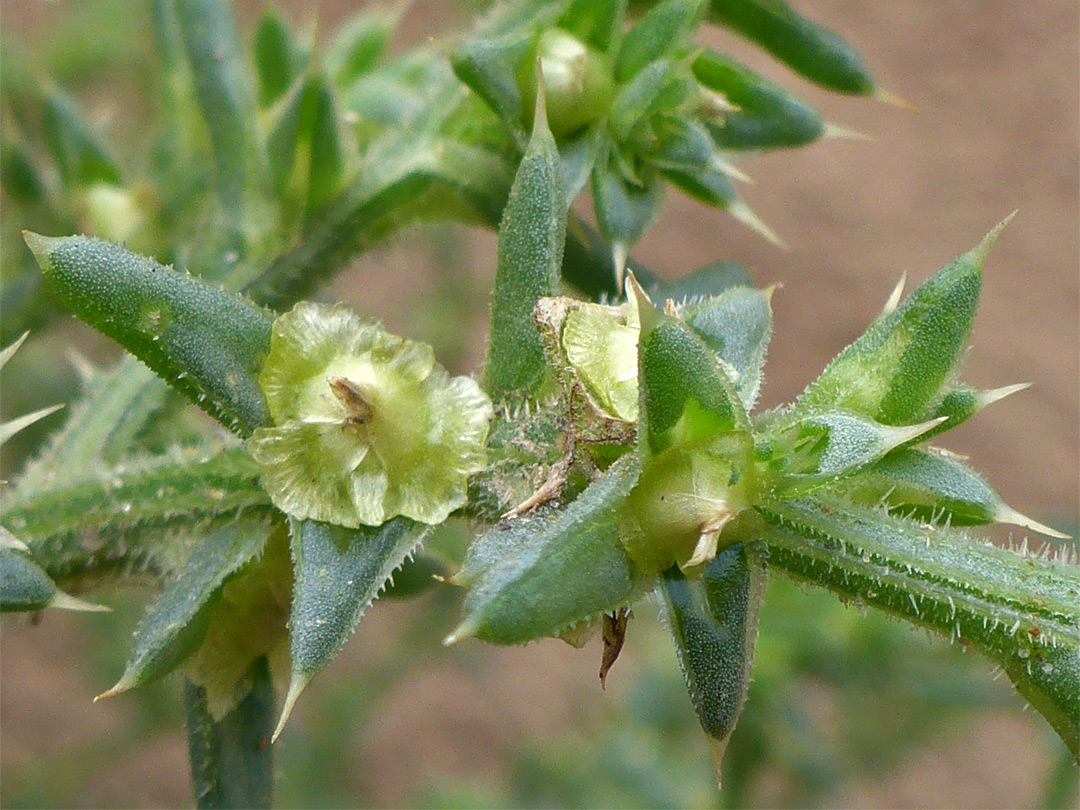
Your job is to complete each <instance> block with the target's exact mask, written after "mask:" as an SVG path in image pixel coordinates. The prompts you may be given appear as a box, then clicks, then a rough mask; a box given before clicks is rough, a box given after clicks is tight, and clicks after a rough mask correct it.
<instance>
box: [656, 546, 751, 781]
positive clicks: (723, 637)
mask: <svg viewBox="0 0 1080 810" xmlns="http://www.w3.org/2000/svg"><path fill="white" fill-rule="evenodd" d="M764 586H765V565H764V560H763V559H762V555H761V553H760V551H757V550H756V548H755V546H752V545H749V546H748V545H746V544H743V543H738V544H736V545H733V546H731V547H729V548H727V549H725V550H724V551H722V552H720V553H719V554H717V555H716V557H715V558H714V559H713V560H712V561H711V562H709V563H708V564H707V565H706V566H705V570H704V571H703V572H702V574H701V578H700V579H697V580H688V579H686V577H684V576H683V574H682V573H681V572H680V571H679V569H678V568H672V569H669V570H667V571H665V572H664V575H663V577H662V578H661V580H660V584H659V585H658V586H657V594H658V596H659V597H660V600H659V601H660V605H661V611H662V613H663V616H664V620H665V623H666V624H667V625H668V628H669V629H670V630H671V635H672V637H673V640H674V642H675V651H676V652H677V653H678V656H679V665H680V666H681V667H682V671H683V676H684V677H685V678H686V686H687V689H688V690H689V691H690V700H691V702H692V703H693V704H694V710H695V711H696V712H697V716H698V720H699V721H700V723H701V727H702V729H703V730H704V731H705V733H706V734H707V735H708V736H709V738H710V740H711V741H712V746H713V754H714V757H715V760H716V772H717V777H719V775H720V761H721V759H722V757H723V754H724V749H725V748H726V747H727V743H728V740H729V739H730V738H731V733H732V731H733V730H734V728H735V723H736V722H737V721H738V719H739V714H740V713H741V712H742V707H743V703H744V702H745V700H746V693H747V690H748V689H749V687H750V669H751V667H752V665H753V661H754V647H755V644H756V641H757V614H758V605H759V604H760V602H761V595H762V591H763V590H764Z"/></svg>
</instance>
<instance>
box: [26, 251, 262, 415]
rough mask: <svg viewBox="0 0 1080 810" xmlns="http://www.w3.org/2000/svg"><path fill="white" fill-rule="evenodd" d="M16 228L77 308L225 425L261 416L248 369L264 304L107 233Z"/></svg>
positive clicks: (253, 364)
mask: <svg viewBox="0 0 1080 810" xmlns="http://www.w3.org/2000/svg"><path fill="white" fill-rule="evenodd" d="M24 237H25V239H26V243H27V244H28V245H29V246H30V249H31V250H33V252H34V256H35V257H36V258H37V261H38V264H39V265H40V266H41V271H42V272H43V273H44V274H45V276H46V277H47V278H48V279H49V280H50V281H51V282H52V283H53V285H54V286H55V287H56V290H57V292H58V293H59V294H60V296H61V297H62V298H63V299H64V301H65V302H66V303H67V304H68V306H70V307H71V308H72V309H73V310H74V311H75V314H76V315H78V316H79V317H80V318H82V319H83V320H84V321H86V322H87V323H88V324H90V325H91V326H93V327H95V328H96V329H99V330H100V331H101V332H103V333H104V334H106V335H108V336H109V337H111V338H113V339H114V340H116V341H117V342H118V343H120V345H122V346H123V347H124V348H125V349H127V350H128V351H130V352H131V353H132V354H134V355H135V356H136V357H138V358H139V359H140V360H142V361H143V362H144V363H146V365H148V366H149V367H150V368H151V369H153V371H154V372H155V373H156V374H157V375H158V376H160V377H161V378H162V379H164V380H165V381H166V382H167V383H169V384H170V385H172V386H173V387H174V388H176V389H177V390H178V391H180V392H181V393H182V394H184V395H185V396H187V397H188V398H189V399H191V400H192V401H193V402H194V403H195V404H196V405H198V406H199V407H200V408H202V409H203V410H205V411H206V412H207V413H209V414H210V415H211V416H213V417H214V418H215V419H217V420H218V421H220V422H221V423H222V424H224V425H225V426H226V427H227V428H229V429H230V430H232V431H233V432H234V433H237V434H238V435H240V436H246V435H247V434H249V433H250V432H251V431H252V430H253V429H254V428H255V427H257V426H259V425H261V424H263V423H265V422H266V421H268V419H269V413H268V411H267V410H266V400H265V398H264V397H263V394H262V391H260V390H259V386H258V381H257V379H256V374H257V373H258V371H259V369H260V367H261V366H262V362H263V358H264V356H265V353H266V351H267V349H268V347H269V343H270V328H271V320H270V315H269V313H267V312H266V311H265V310H262V309H260V308H258V307H256V306H254V305H253V304H251V303H249V302H247V301H245V300H243V299H241V298H239V297H238V296H235V295H231V294H229V293H226V292H224V291H222V290H218V289H214V288H212V287H210V286H208V285H206V284H204V283H203V282H201V281H198V280H197V279H194V278H192V277H190V276H183V275H181V274H179V273H176V272H174V271H173V270H172V269H171V268H168V267H163V266H162V265H160V264H158V263H157V262H155V261H154V260H153V259H150V258H148V257H146V256H140V255H138V254H136V253H132V252H130V251H128V250H125V249H124V248H122V247H120V246H119V245H115V244H112V243H111V242H104V241H102V240H100V239H92V238H89V237H85V236H69V237H60V238H50V237H45V236H39V235H37V234H33V233H26V234H24Z"/></svg>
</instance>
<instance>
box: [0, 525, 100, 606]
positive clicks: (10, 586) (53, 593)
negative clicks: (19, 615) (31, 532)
mask: <svg viewBox="0 0 1080 810" xmlns="http://www.w3.org/2000/svg"><path fill="white" fill-rule="evenodd" d="M3 533H4V535H5V537H10V536H11V534H10V532H8V531H7V530H6V529H3ZM7 542H10V541H7ZM49 607H54V608H61V609H63V610H80V611H105V610H109V608H107V607H102V606H101V605H95V604H92V603H90V602H84V601H83V600H82V599H76V598H75V597H73V596H68V595H67V594H66V593H64V592H63V591H61V590H59V589H58V588H57V587H56V584H55V583H54V582H53V581H52V580H51V579H49V575H48V574H46V573H45V572H44V571H42V570H41V568H39V567H38V566H37V565H35V564H34V563H33V562H32V561H31V560H30V558H29V557H27V556H26V555H25V554H24V553H22V552H20V551H15V550H12V549H11V548H10V547H4V548H0V613H13V612H19V611H32V610H44V609H45V608H49Z"/></svg>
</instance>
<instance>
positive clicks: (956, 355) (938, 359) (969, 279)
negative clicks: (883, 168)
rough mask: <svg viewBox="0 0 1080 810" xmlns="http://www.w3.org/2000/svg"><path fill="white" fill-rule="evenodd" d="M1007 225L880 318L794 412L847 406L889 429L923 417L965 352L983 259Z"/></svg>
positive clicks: (805, 394)
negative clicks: (889, 426)
mask: <svg viewBox="0 0 1080 810" xmlns="http://www.w3.org/2000/svg"><path fill="white" fill-rule="evenodd" d="M1007 222H1008V220H1006V221H1005V222H1002V223H1001V224H1000V225H998V226H997V227H996V228H994V230H992V231H991V232H990V233H989V234H988V235H987V236H986V238H985V239H983V241H982V242H981V243H980V244H979V245H978V246H977V247H976V248H974V249H973V250H971V251H969V252H968V253H965V254H963V255H962V256H960V257H959V258H957V259H955V260H953V261H952V262H950V263H949V264H947V265H946V266H945V267H943V268H942V269H941V270H939V271H938V272H937V273H935V274H934V275H933V276H931V277H930V278H929V279H927V280H926V281H925V282H924V283H923V284H921V285H920V286H919V287H918V288H917V289H916V290H915V291H914V292H912V294H911V295H909V296H908V297H907V298H906V299H905V300H904V301H903V303H901V304H900V306H898V307H897V308H896V309H894V310H893V311H892V312H890V313H888V314H887V315H885V316H884V317H882V318H879V319H878V320H876V321H875V322H874V323H873V324H872V325H871V326H870V328H869V329H867V330H866V332H865V333H863V335H862V336H861V337H860V338H858V339H857V340H856V341H855V342H854V343H852V344H851V345H850V346H848V347H847V348H846V349H844V350H843V351H842V352H841V353H840V354H839V355H837V357H836V358H835V359H834V360H833V361H832V362H831V363H830V364H829V366H828V367H827V368H826V369H825V371H824V372H823V373H822V374H821V376H820V377H818V378H817V379H816V380H815V381H814V382H812V383H811V384H810V385H809V386H808V387H807V389H806V391H805V392H803V394H802V396H800V397H799V399H798V400H797V401H796V403H795V407H796V410H799V411H804V412H805V411H807V410H809V409H812V408H815V407H821V406H825V407H830V406H831V407H839V408H847V409H850V410H853V411H858V412H860V413H864V414H866V415H868V416H870V417H871V418H873V419H876V420H877V421H879V422H882V423H884V424H887V425H904V424H910V423H911V422H912V421H914V420H915V419H916V418H918V417H919V416H920V415H921V413H922V412H923V410H924V409H925V408H926V406H927V405H928V404H929V403H930V401H931V400H932V399H933V398H934V396H935V395H936V394H937V393H938V392H939V391H940V389H941V388H942V386H943V385H944V384H945V383H946V382H948V381H949V379H950V377H951V376H952V375H953V374H954V373H955V370H956V367H957V364H958V363H959V361H960V359H961V358H962V356H963V352H964V349H966V348H967V342H968V336H969V334H970V332H971V324H972V321H973V320H974V318H975V309H976V307H977V306H978V303H979V292H980V290H981V288H982V269H983V262H984V261H985V259H986V255H987V253H988V252H989V250H990V247H991V246H992V245H993V243H994V240H995V239H996V238H997V236H998V234H999V233H1000V232H1001V229H1002V228H1004V227H1005V224H1006V223H1007Z"/></svg>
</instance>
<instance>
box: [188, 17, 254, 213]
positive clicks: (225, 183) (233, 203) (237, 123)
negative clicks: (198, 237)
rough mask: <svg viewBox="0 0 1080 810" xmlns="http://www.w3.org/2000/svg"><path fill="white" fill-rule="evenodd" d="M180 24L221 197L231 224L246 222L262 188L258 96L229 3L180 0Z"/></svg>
mask: <svg viewBox="0 0 1080 810" xmlns="http://www.w3.org/2000/svg"><path fill="white" fill-rule="evenodd" d="M175 8H176V19H177V22H178V23H179V26H180V32H181V36H182V38H183V42H184V51H185V53H186V54H187V58H188V62H189V63H190V65H191V74H192V77H193V80H194V84H195V95H196V97H197V99H198V102H199V108H200V109H201V110H202V116H203V120H204V121H205V122H206V127H207V130H208V131H209V132H210V142H211V143H212V144H213V157H214V165H215V166H216V169H217V187H218V198H219V199H220V201H221V207H222V209H223V211H224V213H225V215H226V218H227V225H228V227H230V228H233V229H239V228H240V227H242V223H243V212H244V209H245V206H246V200H245V197H246V194H247V192H248V190H249V189H253V188H256V187H257V184H258V175H259V172H260V169H261V167H260V165H259V164H260V160H259V156H258V150H257V148H256V138H255V133H254V131H253V122H254V121H255V115H254V111H255V102H254V97H253V96H254V94H253V91H252V88H251V86H250V85H251V83H250V80H249V74H248V68H247V64H246V63H245V61H244V56H243V51H242V48H241V47H240V38H239V35H238V34H237V30H236V17H235V14H234V12H233V9H232V3H230V2H228V0H176V5H175Z"/></svg>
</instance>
